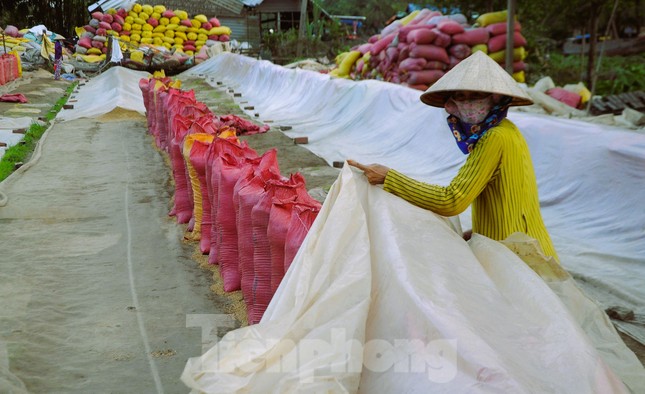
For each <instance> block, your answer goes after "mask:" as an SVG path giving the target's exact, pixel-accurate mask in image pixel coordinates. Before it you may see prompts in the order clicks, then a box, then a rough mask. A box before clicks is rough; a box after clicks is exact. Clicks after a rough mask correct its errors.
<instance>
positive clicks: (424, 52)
mask: <svg viewBox="0 0 645 394" xmlns="http://www.w3.org/2000/svg"><path fill="white" fill-rule="evenodd" d="M410 57H416V58H419V57H421V58H424V59H426V60H437V61H440V62H443V63H446V64H448V63H450V58H449V57H448V52H446V49H445V48H442V47H438V46H436V45H416V44H412V45H410Z"/></svg>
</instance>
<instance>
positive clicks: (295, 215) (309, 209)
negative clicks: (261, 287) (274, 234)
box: [284, 200, 321, 273]
mask: <svg viewBox="0 0 645 394" xmlns="http://www.w3.org/2000/svg"><path fill="white" fill-rule="evenodd" d="M314 201H315V200H314ZM320 208H321V204H320V203H319V202H318V201H315V202H313V203H311V204H305V203H298V204H296V205H295V206H294V208H293V210H292V211H291V220H290V222H289V230H288V231H287V237H286V241H285V245H284V272H285V273H286V272H287V271H288V270H289V267H290V266H291V263H292V262H293V259H294V257H296V254H297V253H298V250H300V245H302V241H304V239H305V237H306V236H307V233H308V232H309V229H310V228H311V225H312V224H313V223H314V220H315V219H316V217H317V216H318V212H320Z"/></svg>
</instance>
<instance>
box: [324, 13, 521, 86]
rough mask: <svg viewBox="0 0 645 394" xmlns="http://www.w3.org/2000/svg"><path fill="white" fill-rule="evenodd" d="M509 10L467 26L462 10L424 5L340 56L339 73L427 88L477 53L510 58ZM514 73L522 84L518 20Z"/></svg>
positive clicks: (335, 71)
mask: <svg viewBox="0 0 645 394" xmlns="http://www.w3.org/2000/svg"><path fill="white" fill-rule="evenodd" d="M506 30H507V24H506V11H500V12H494V13H488V14H483V15H481V16H480V17H479V18H478V19H477V20H476V23H475V24H474V25H472V26H471V25H469V24H468V23H467V19H466V17H465V16H464V15H462V14H455V15H442V14H441V13H440V12H438V11H431V10H428V9H423V10H419V11H415V12H412V13H411V14H409V15H408V16H406V17H405V18H403V19H401V20H397V21H395V22H393V23H392V24H390V25H388V26H386V27H385V28H384V29H383V30H382V31H381V33H380V34H378V35H374V36H372V37H370V39H369V40H368V42H367V43H365V44H362V45H358V46H355V47H354V48H352V50H350V51H349V52H345V53H342V54H340V55H339V56H337V57H336V64H337V67H336V68H335V69H333V70H332V71H331V72H330V74H331V75H332V76H336V77H342V78H350V79H354V80H360V79H379V80H384V81H388V82H393V83H398V84H404V85H407V86H410V87H412V88H415V89H419V90H425V89H427V88H428V87H429V86H430V85H432V84H433V83H434V82H436V81H437V80H438V79H439V78H441V77H442V76H443V75H444V74H445V73H446V72H447V71H448V70H450V69H451V68H453V67H454V66H455V65H457V64H458V63H459V62H461V61H462V60H463V59H465V58H466V57H468V56H470V55H471V54H472V53H473V52H474V51H483V52H484V53H487V54H488V55H489V56H490V57H491V58H493V59H494V60H495V61H497V62H498V63H500V64H502V63H504V62H505V56H506V51H505V47H506V36H507V31H506ZM512 34H513V41H514V51H513V59H514V64H513V72H514V73H513V77H514V78H515V80H517V81H518V82H524V80H525V74H524V73H525V70H526V64H525V63H524V59H525V58H526V55H527V52H526V49H525V46H526V39H525V38H524V37H523V36H522V33H521V26H520V24H519V22H517V21H516V22H515V24H514V30H513V33H512Z"/></svg>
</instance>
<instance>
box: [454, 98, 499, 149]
mask: <svg viewBox="0 0 645 394" xmlns="http://www.w3.org/2000/svg"><path fill="white" fill-rule="evenodd" d="M511 101H512V99H511V98H510V97H504V98H503V99H502V100H501V101H500V102H499V103H498V104H497V105H495V106H494V107H493V109H491V111H490V112H489V113H488V115H486V118H485V119H484V120H483V121H482V122H481V123H477V124H470V123H466V122H462V121H461V120H460V119H459V118H458V117H456V116H455V115H450V116H448V127H450V130H451V131H452V135H453V136H454V137H455V140H456V142H457V146H458V147H459V149H460V150H461V151H462V152H463V154H464V155H467V154H469V153H470V152H472V150H473V149H474V148H475V145H476V144H477V142H478V141H479V139H480V138H481V137H483V136H484V134H486V132H487V131H488V130H489V129H491V128H493V127H495V126H497V125H498V124H499V122H501V121H502V120H504V119H505V118H506V114H507V113H508V107H509V106H510V105H509V104H510V103H511Z"/></svg>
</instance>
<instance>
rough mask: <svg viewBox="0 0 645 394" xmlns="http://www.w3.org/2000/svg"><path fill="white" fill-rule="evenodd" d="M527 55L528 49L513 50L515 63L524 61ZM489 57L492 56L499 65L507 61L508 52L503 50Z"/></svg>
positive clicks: (490, 54)
mask: <svg viewBox="0 0 645 394" xmlns="http://www.w3.org/2000/svg"><path fill="white" fill-rule="evenodd" d="M526 54H527V53H526V49H524V47H519V48H515V49H513V61H514V62H519V61H520V60H524V59H525V58H526ZM488 56H490V57H491V59H493V60H495V61H496V62H497V63H502V62H504V61H506V50H505V49H503V50H501V51H497V52H493V53H489V54H488Z"/></svg>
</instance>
